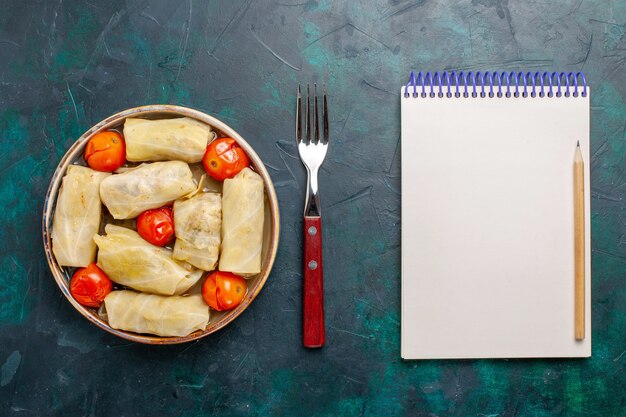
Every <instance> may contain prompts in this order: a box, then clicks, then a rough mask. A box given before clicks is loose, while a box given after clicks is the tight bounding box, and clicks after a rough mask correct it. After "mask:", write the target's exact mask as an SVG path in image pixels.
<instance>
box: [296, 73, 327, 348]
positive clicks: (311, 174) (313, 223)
mask: <svg viewBox="0 0 626 417" xmlns="http://www.w3.org/2000/svg"><path fill="white" fill-rule="evenodd" d="M313 94H314V95H313V132H311V105H310V104H311V103H310V101H311V100H310V91H309V84H307V86H306V108H305V113H304V122H305V135H304V136H303V135H302V117H301V114H302V92H301V91H300V86H299V85H298V95H297V96H298V100H297V107H296V143H297V145H298V153H299V154H300V160H301V161H302V164H303V165H304V166H305V167H306V172H307V191H306V199H305V204H304V288H303V314H302V330H303V338H302V339H303V343H304V346H305V347H307V348H318V347H322V346H324V339H325V335H324V273H323V268H322V213H321V209H320V196H319V193H318V183H317V173H318V171H319V169H320V166H321V165H322V162H324V157H326V150H327V149H328V101H327V99H326V87H324V96H323V104H322V105H323V107H322V125H323V127H322V137H321V138H320V131H319V118H318V110H317V108H318V106H317V83H315V84H313Z"/></svg>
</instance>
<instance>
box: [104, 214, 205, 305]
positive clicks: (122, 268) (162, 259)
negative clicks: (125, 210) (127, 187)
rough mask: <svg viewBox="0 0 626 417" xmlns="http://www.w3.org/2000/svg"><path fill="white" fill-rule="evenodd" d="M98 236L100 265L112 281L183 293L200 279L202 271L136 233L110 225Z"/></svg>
mask: <svg viewBox="0 0 626 417" xmlns="http://www.w3.org/2000/svg"><path fill="white" fill-rule="evenodd" d="M104 230H105V232H106V236H100V235H95V236H94V238H93V239H94V241H95V242H96V244H97V245H98V249H99V250H98V262H97V264H98V266H99V267H100V269H102V270H103V271H104V272H105V273H106V274H107V275H108V276H109V278H111V280H113V281H115V282H117V283H118V284H122V285H125V286H127V287H130V288H133V289H135V290H138V291H145V292H149V293H154V294H163V295H172V294H182V293H184V292H185V291H187V290H188V289H189V288H190V287H191V286H192V285H194V284H195V283H196V282H198V281H199V280H200V277H201V276H202V273H203V272H202V271H199V270H197V269H195V268H191V267H186V266H187V265H186V264H185V263H183V262H178V261H175V260H174V259H172V251H171V250H170V249H167V248H160V247H158V246H154V245H152V244H150V243H148V242H146V241H145V240H144V239H143V238H142V237H141V236H139V234H138V233H137V232H135V231H134V230H130V229H127V228H125V227H120V226H116V225H113V224H107V225H106V227H105V229H104Z"/></svg>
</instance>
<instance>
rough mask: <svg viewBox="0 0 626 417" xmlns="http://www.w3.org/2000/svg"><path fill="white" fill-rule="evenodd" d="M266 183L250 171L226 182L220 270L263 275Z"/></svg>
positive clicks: (248, 169) (223, 200) (247, 169)
mask: <svg viewBox="0 0 626 417" xmlns="http://www.w3.org/2000/svg"><path fill="white" fill-rule="evenodd" d="M263 216H264V193H263V180H262V179H261V177H260V176H259V174H257V173H256V172H254V171H252V170H251V169H250V168H244V169H243V170H242V171H241V172H240V173H239V174H237V175H236V176H235V177H234V178H231V179H226V180H224V188H223V190H222V252H221V254H220V262H219V266H218V267H219V270H220V271H228V272H233V273H235V274H238V275H242V276H250V275H254V274H258V273H259V272H261V249H262V246H263V220H264V219H263Z"/></svg>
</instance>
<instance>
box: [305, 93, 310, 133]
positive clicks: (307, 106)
mask: <svg viewBox="0 0 626 417" xmlns="http://www.w3.org/2000/svg"><path fill="white" fill-rule="evenodd" d="M305 142H306V144H307V145H309V144H310V143H311V94H310V89H309V84H308V83H307V85H306V140H305Z"/></svg>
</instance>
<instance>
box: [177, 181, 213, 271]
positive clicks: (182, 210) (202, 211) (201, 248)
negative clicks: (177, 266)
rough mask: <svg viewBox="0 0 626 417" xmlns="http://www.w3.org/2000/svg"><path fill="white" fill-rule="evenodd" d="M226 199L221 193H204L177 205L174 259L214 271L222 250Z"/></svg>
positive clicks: (180, 201)
mask: <svg viewBox="0 0 626 417" xmlns="http://www.w3.org/2000/svg"><path fill="white" fill-rule="evenodd" d="M221 227H222V197H221V195H220V194H218V193H200V194H197V195H195V196H193V197H191V198H188V199H184V200H176V202H175V203H174V231H175V233H176V243H175V244H174V254H173V258H174V259H178V260H180V261H187V262H189V263H190V264H191V265H193V266H195V267H197V268H200V269H203V270H205V271H212V270H213V269H215V264H216V263H217V258H218V256H219V250H220V231H221Z"/></svg>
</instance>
